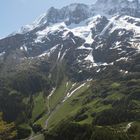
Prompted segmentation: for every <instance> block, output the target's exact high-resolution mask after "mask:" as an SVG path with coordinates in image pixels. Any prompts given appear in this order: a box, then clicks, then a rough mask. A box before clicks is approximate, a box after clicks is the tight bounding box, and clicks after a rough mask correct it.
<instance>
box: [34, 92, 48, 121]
mask: <svg viewBox="0 0 140 140" xmlns="http://www.w3.org/2000/svg"><path fill="white" fill-rule="evenodd" d="M44 111H46V98H44V96H43V93H40V94H39V95H38V96H34V108H33V112H32V121H34V120H35V119H36V117H38V115H40V114H42V113H43V112H44Z"/></svg>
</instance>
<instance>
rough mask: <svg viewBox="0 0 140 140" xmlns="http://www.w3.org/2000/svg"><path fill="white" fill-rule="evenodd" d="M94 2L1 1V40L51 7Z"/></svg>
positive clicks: (53, 0) (70, 0) (82, 0)
mask: <svg viewBox="0 0 140 140" xmlns="http://www.w3.org/2000/svg"><path fill="white" fill-rule="evenodd" d="M94 2H95V0H0V38H2V37H5V36H7V35H9V34H11V33H12V32H14V31H17V30H18V29H20V27H22V26H24V25H26V24H30V23H32V22H33V21H34V20H35V19H36V18H37V17H39V16H40V15H41V14H43V13H44V12H46V11H47V10H48V9H49V8H50V7H51V6H54V7H56V8H61V7H63V6H65V5H68V4H70V3H86V4H93V3H94Z"/></svg>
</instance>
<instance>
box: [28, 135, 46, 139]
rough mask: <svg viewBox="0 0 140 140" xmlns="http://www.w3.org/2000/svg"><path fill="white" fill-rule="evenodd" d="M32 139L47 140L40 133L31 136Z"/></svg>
mask: <svg viewBox="0 0 140 140" xmlns="http://www.w3.org/2000/svg"><path fill="white" fill-rule="evenodd" d="M30 140H45V138H44V136H43V134H39V135H37V136H34V137H33V138H31V139H30Z"/></svg>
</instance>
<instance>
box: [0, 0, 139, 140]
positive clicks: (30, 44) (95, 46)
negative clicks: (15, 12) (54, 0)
mask: <svg viewBox="0 0 140 140" xmlns="http://www.w3.org/2000/svg"><path fill="white" fill-rule="evenodd" d="M139 72H140V3H139V1H138V0H133V1H128V0H98V1H97V2H96V3H95V4H93V5H90V6H89V5H85V4H78V3H75V4H71V5H68V6H66V7H63V8H62V9H56V8H54V7H51V8H50V9H49V10H48V11H47V13H44V14H43V15H41V16H40V17H39V18H38V19H37V20H36V21H34V22H33V23H32V24H30V25H26V26H24V27H22V28H21V29H20V30H19V31H17V32H16V33H13V34H11V35H9V36H8V37H5V38H3V39H1V40H0V93H1V94H0V112H4V117H5V119H6V120H7V121H14V122H15V123H16V124H17V125H19V124H22V123H23V122H24V123H26V124H30V123H29V122H31V123H33V124H36V122H37V123H38V122H39V124H40V122H41V124H42V121H40V118H43V117H44V116H45V115H44V113H46V112H47V118H48V119H45V122H44V123H45V127H46V126H50V128H51V127H54V126H55V125H56V124H57V123H58V122H59V121H62V120H63V119H64V118H63V117H62V116H61V115H58V114H61V113H62V114H63V113H64V114H65V115H64V116H65V117H66V116H69V117H70V120H74V122H80V121H81V120H82V121H83V120H84V119H85V120H86V119H87V120H88V121H87V122H88V123H89V122H90V124H91V123H92V122H91V117H93V118H94V119H93V122H94V123H95V125H103V126H104V125H114V124H115V125H116V124H120V123H122V122H133V121H137V120H139V119H138V118H139V117H140V110H139V109H140V106H139V97H140V96H139V83H140V82H139V78H140V73H139ZM64 85H65V86H66V87H65V88H64ZM80 89H82V91H79V90H80ZM128 91H129V92H128ZM40 93H43V95H42V94H40ZM56 93H57V94H56ZM74 93H77V94H79V95H77V96H76V95H73V94H74ZM38 94H39V95H38ZM72 95H73V96H72ZM44 96H45V97H46V96H47V101H46V99H44ZM75 96H76V97H75ZM51 97H52V98H51ZM70 97H71V98H70ZM3 99H4V100H3ZM131 99H132V100H131ZM40 100H41V101H40ZM50 100H52V102H51V103H50ZM5 102H6V103H7V105H6V106H4V104H5ZM46 102H47V103H46ZM48 102H49V103H48ZM43 103H44V104H43ZM38 104H39V106H41V107H42V108H41V109H40V110H39V109H38ZM45 104H47V111H46V109H45V107H44V106H45ZM79 104H80V105H81V106H80V107H79ZM92 104H93V106H91V105H92ZM71 105H73V106H74V107H75V108H70V107H71ZM36 106H37V109H38V110H37V113H36V112H35V110H36V109H35V108H36ZM65 106H66V107H67V106H68V109H67V110H65V112H63V109H65ZM15 108H16V110H15ZM79 108H80V111H79V110H78V109H79ZM92 108H93V109H92ZM72 110H73V111H72ZM124 110H126V111H124ZM41 111H42V112H41ZM77 111H78V112H77ZM86 111H87V112H86ZM57 112H58V114H57ZM75 112H76V114H74V113H75ZM89 112H90V113H91V114H90V117H89V114H87V113H89ZM114 112H116V114H115V115H116V116H118V118H115V117H114V116H113V113H114ZM134 113H135V114H134ZM56 114H57V115H58V120H59V119H60V120H59V121H58V120H57V119H54V117H55V115H56ZM71 114H73V116H71ZM107 114H110V116H108V115H107ZM118 114H119V115H118ZM43 115H44V116H43ZM21 116H22V117H21ZM106 116H107V117H106ZM134 116H135V117H134ZM88 117H89V118H88ZM104 117H106V118H104ZM56 118H57V117H56ZM108 118H111V120H109V119H108ZM53 119H54V120H53ZM41 120H42V119H41ZM43 120H44V118H43ZM57 121H58V122H57ZM56 122H57V123H56ZM83 122H84V121H83ZM83 122H82V123H83ZM85 122H86V121H85ZM55 123H56V124H55ZM50 124H51V125H50ZM43 126H44V125H43ZM66 126H67V125H66ZM130 126H131V124H128V126H127V127H130ZM31 127H32V125H31ZM61 127H63V125H62V126H61V125H60V130H61ZM71 127H72V128H73V127H74V126H73V124H70V128H69V126H68V129H72V128H71ZM77 127H79V130H81V131H83V129H85V127H84V128H83V127H82V126H77ZM123 127H124V126H123ZM66 128H67V127H66ZM74 128H75V127H74ZM75 129H76V128H75ZM88 129H89V128H87V129H86V130H88ZM120 129H121V130H122V127H121V126H120ZM127 129H128V128H127ZM33 130H34V128H33ZM35 130H36V127H35ZM95 130H96V131H97V132H98V127H97V128H95ZM63 131H64V133H65V130H63ZM89 131H91V130H89ZM100 131H101V132H102V130H100ZM105 131H106V132H107V133H109V132H110V131H111V132H112V131H113V132H112V133H113V134H114V132H116V130H112V129H111V128H106V129H105ZM119 131H120V130H119ZM122 131H123V130H122ZM132 131H133V130H132ZM19 133H20V134H21V130H20V131H19ZM55 133H57V134H61V132H59V129H57V130H56V131H55ZM79 133H80V132H79ZM102 133H103V134H104V131H103V132H102ZM62 134H63V133H62ZM74 135H75V134H73V136H74ZM79 135H81V133H80V134H79ZM122 135H123V134H122ZM132 135H133V134H132ZM48 136H49V135H48V134H46V137H48ZM19 137H20V135H19V136H18V139H19ZM23 137H27V136H23ZM23 137H22V138H23ZM54 137H55V136H54ZM114 137H115V138H117V137H118V136H116V134H114ZM130 137H131V136H130ZM83 138H84V139H83V140H86V138H85V137H84V136H83ZM55 139H56V140H57V139H58V140H59V139H64V140H65V137H64V136H63V135H62V136H60V137H57V138H54V140H55ZM73 139H74V138H73ZM73 139H70V140H73ZM89 139H90V138H87V140H89ZM95 139H96V138H95V136H93V140H95ZM111 139H113V138H111ZM48 140H49V139H48ZM91 140H92V139H91ZM97 140H98V139H97ZM102 140H103V139H102ZM116 140H117V139H116ZM124 140H126V137H125V138H124ZM130 140H131V139H130Z"/></svg>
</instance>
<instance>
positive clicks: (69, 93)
mask: <svg viewBox="0 0 140 140" xmlns="http://www.w3.org/2000/svg"><path fill="white" fill-rule="evenodd" d="M85 84H86V83H83V84H81V85H80V86H78V87H77V88H76V89H74V90H73V91H71V92H68V93H67V96H66V97H65V99H64V100H63V102H65V101H66V100H67V99H68V98H69V97H71V96H72V95H73V94H74V93H75V92H76V91H77V90H79V89H80V88H82V87H84V86H85Z"/></svg>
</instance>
